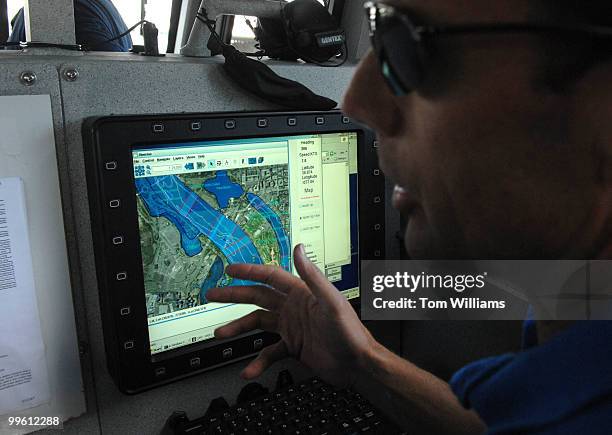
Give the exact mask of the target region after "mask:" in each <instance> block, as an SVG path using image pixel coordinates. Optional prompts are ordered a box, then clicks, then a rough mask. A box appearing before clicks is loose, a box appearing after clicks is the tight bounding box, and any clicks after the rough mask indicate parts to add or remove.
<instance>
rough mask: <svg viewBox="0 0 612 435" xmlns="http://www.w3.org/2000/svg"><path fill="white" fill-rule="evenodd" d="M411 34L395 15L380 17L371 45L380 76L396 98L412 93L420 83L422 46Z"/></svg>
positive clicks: (421, 78) (421, 77)
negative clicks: (373, 45)
mask: <svg viewBox="0 0 612 435" xmlns="http://www.w3.org/2000/svg"><path fill="white" fill-rule="evenodd" d="M411 32H412V30H411V29H409V28H408V27H407V26H406V23H404V22H403V21H402V20H400V19H399V18H397V17H395V16H388V17H386V16H382V17H379V22H378V26H377V31H376V34H375V38H374V39H375V42H374V43H375V46H376V51H377V52H378V53H379V56H380V57H381V59H380V60H381V66H382V69H383V75H384V76H385V79H386V80H387V82H388V83H389V86H391V88H392V89H393V92H394V93H395V94H397V95H403V94H407V93H409V92H412V91H413V90H415V89H416V88H417V87H418V86H419V84H420V83H421V81H422V80H423V47H422V45H421V43H420V42H419V41H418V40H417V39H415V37H414V36H413V35H412V33H411Z"/></svg>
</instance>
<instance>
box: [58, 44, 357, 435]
mask: <svg viewBox="0 0 612 435" xmlns="http://www.w3.org/2000/svg"><path fill="white" fill-rule="evenodd" d="M113 59H118V60H122V61H119V62H112V61H111V60H113ZM70 62H71V63H70V65H65V66H62V70H64V69H65V68H66V67H68V66H74V67H76V68H77V69H78V71H79V79H78V80H77V81H76V82H72V83H70V82H66V81H63V82H62V93H63V98H64V115H65V119H66V140H67V144H68V150H69V162H70V170H71V173H70V177H71V188H72V197H73V202H74V211H75V216H76V221H77V230H76V231H77V235H78V242H79V252H80V253H81V255H80V258H81V271H82V277H83V284H84V286H83V288H84V289H86V291H85V292H84V302H85V309H86V311H87V313H88V315H87V320H88V326H89V331H90V334H89V335H90V351H91V356H92V359H93V361H94V372H95V379H96V389H97V395H98V403H99V413H100V421H101V428H102V431H103V432H105V433H126V434H127V433H141V434H142V433H155V432H156V431H158V430H159V428H160V427H161V425H162V424H163V422H164V420H165V419H166V418H167V417H168V415H169V414H170V412H171V411H172V410H175V409H183V410H185V411H187V412H188V413H189V414H190V415H192V416H197V415H199V414H201V413H202V412H203V411H204V410H205V409H204V408H205V406H207V404H208V402H210V400H212V399H213V398H215V397H217V396H219V395H228V396H229V397H232V395H234V394H236V393H237V392H238V391H239V389H240V388H241V387H242V386H243V385H244V382H243V381H241V380H240V379H239V377H238V373H239V370H240V369H241V368H242V367H243V366H244V365H245V363H240V364H235V365H233V366H230V367H226V368H223V369H217V370H215V371H212V372H209V373H208V374H204V375H202V376H198V377H196V378H192V379H188V380H183V381H180V382H178V383H175V384H172V385H169V386H166V387H162V388H158V389H156V390H153V391H149V392H146V393H143V394H140V395H138V396H133V397H126V396H123V395H121V393H119V392H118V390H117V389H116V387H115V386H114V384H113V383H112V381H111V379H110V377H109V375H108V374H107V371H106V367H105V357H104V347H103V341H102V340H103V337H102V332H101V319H100V316H99V304H98V296H97V291H96V277H95V271H94V259H93V256H92V241H91V230H90V224H89V222H90V220H89V210H88V205H87V191H86V185H85V168H84V166H83V150H82V140H81V124H82V122H83V120H84V119H85V118H87V117H91V116H104V115H110V114H138V113H176V112H211V111H242V110H270V109H272V110H274V109H279V108H278V107H274V106H271V105H270V104H268V103H265V102H263V101H261V100H258V99H255V98H253V97H250V96H247V95H245V93H244V92H243V91H242V90H240V89H239V88H238V87H237V86H236V85H235V84H234V83H233V82H231V81H229V80H228V79H227V78H226V77H225V76H224V74H223V71H222V66H221V61H220V60H218V59H206V60H202V59H184V58H180V57H173V56H169V57H166V58H165V59H161V60H160V59H145V58H142V57H136V56H130V55H115V56H112V57H109V56H106V57H105V56H96V55H91V56H86V57H85V58H83V59H70ZM273 69H275V70H276V71H277V72H278V73H280V74H281V75H284V76H286V77H289V78H293V79H296V80H299V81H300V82H302V83H304V84H305V85H306V86H309V87H310V88H311V89H313V90H314V91H315V92H318V93H321V94H323V95H326V96H328V97H331V98H334V99H336V100H337V101H339V100H340V99H341V96H342V95H341V94H342V92H343V90H344V89H345V88H346V86H347V85H348V83H349V81H350V78H351V76H352V73H353V68H352V67H350V66H346V67H340V68H326V69H322V68H319V67H314V66H308V65H296V64H279V63H275V64H274V66H273ZM287 364H289V362H285V363H283V364H280V366H286V365H287ZM297 370H299V369H298V368H297V367H293V371H297ZM277 371H278V370H277V369H275V370H274V373H276V372H277ZM271 377H272V374H268V375H266V377H264V379H265V380H267V382H266V383H267V384H268V385H271V381H272V379H271Z"/></svg>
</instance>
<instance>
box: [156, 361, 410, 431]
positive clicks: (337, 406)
mask: <svg viewBox="0 0 612 435" xmlns="http://www.w3.org/2000/svg"><path fill="white" fill-rule="evenodd" d="M283 376H284V378H285V380H286V379H287V377H289V379H290V375H288V372H284V373H281V375H279V380H280V379H281V377H283ZM285 383H287V382H285ZM289 383H290V384H291V385H286V386H284V387H281V388H278V383H277V389H276V391H274V392H272V393H270V392H268V390H267V389H265V388H263V387H262V386H261V385H259V384H249V385H248V386H247V387H245V388H244V389H243V392H242V393H241V396H242V397H241V396H239V397H238V403H237V404H236V405H234V406H231V407H230V406H229V405H227V402H226V401H225V400H224V399H222V398H219V399H215V400H214V401H213V402H212V404H211V407H210V408H209V410H208V411H207V413H206V415H204V417H201V418H198V419H196V420H193V421H190V420H189V419H188V418H187V416H186V415H185V414H184V413H181V412H178V413H174V414H173V415H172V416H171V417H170V418H169V419H168V422H167V423H166V427H165V429H164V430H165V432H162V433H165V434H189V435H196V434H197V435H209V434H227V435H232V434H253V435H255V434H257V435H259V434H272V435H276V434H279V435H281V434H282V435H284V434H295V435H304V434H313V435H314V434H317V435H335V434H362V433H363V434H384V435H393V434H402V433H405V432H402V431H401V430H400V429H399V428H398V427H397V426H395V425H394V424H393V423H392V422H391V421H390V420H389V419H387V418H386V417H385V416H384V415H383V414H382V413H381V412H380V411H379V410H377V409H376V408H375V407H374V406H372V404H371V403H370V402H368V401H367V400H366V399H365V398H364V397H363V396H361V395H360V394H359V393H356V392H354V391H352V390H350V389H346V388H336V387H333V386H331V385H329V384H327V383H325V382H323V381H322V380H320V379H318V378H311V379H308V380H306V381H303V382H299V383H297V384H292V382H291V381H290V382H289ZM249 388H250V393H249V392H248V391H247V394H243V393H245V390H248V389H249ZM245 396H246V398H247V399H248V400H244V399H245ZM248 396H250V397H248ZM241 399H242V400H241Z"/></svg>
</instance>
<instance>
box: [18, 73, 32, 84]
mask: <svg viewBox="0 0 612 435" xmlns="http://www.w3.org/2000/svg"><path fill="white" fill-rule="evenodd" d="M19 80H21V84H22V85H24V86H34V83H36V74H34V73H33V72H32V71H24V72H22V73H21V76H20V77H19Z"/></svg>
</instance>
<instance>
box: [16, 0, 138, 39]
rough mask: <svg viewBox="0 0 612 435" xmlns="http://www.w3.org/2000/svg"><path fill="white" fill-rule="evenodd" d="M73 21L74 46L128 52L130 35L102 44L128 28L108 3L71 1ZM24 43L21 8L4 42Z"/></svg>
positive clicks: (100, 1)
mask: <svg viewBox="0 0 612 435" xmlns="http://www.w3.org/2000/svg"><path fill="white" fill-rule="evenodd" d="M74 21H75V31H76V41H77V44H82V45H85V46H87V47H91V49H92V50H93V51H129V50H130V48H132V38H131V37H130V35H127V36H125V37H123V38H121V39H118V40H116V41H112V42H106V41H108V40H109V39H112V38H114V37H115V36H119V35H121V34H122V33H123V32H125V31H126V30H127V29H128V28H127V26H126V25H125V22H124V21H123V18H121V14H119V11H118V10H117V8H116V7H115V5H114V4H113V2H112V1H111V0H74ZM25 40H26V34H25V21H24V12H23V9H21V10H20V11H19V12H18V13H17V15H16V16H15V19H14V23H13V31H12V33H11V36H10V37H9V39H8V42H19V41H25ZM36 42H46V41H36Z"/></svg>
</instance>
